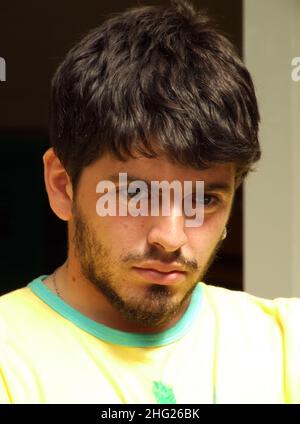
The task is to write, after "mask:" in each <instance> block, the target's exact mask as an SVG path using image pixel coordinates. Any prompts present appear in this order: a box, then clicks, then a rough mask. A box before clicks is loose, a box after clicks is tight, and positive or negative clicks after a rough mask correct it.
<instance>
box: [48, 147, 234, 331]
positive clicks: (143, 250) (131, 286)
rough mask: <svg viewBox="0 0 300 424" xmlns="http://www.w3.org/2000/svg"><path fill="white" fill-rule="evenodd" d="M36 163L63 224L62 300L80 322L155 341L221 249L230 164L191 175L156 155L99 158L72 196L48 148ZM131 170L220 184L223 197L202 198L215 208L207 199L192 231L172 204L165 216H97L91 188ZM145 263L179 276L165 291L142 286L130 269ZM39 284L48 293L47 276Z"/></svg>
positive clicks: (185, 304) (230, 198) (231, 196)
mask: <svg viewBox="0 0 300 424" xmlns="http://www.w3.org/2000/svg"><path fill="white" fill-rule="evenodd" d="M43 161H44V175H45V185H46V190H47V193H48V198H49V203H50V206H51V208H52V210H53V212H54V213H55V214H56V215H57V216H58V217H59V218H60V219H62V220H64V221H67V222H68V257H67V260H66V262H65V263H64V264H63V265H61V266H60V267H59V268H58V270H57V272H56V283H57V288H58V290H59V293H60V295H61V297H62V298H63V300H64V301H65V302H66V303H68V304H69V305H71V306H72V307H73V308H75V309H77V310H78V311H80V312H81V313H82V314H84V315H86V316H87V317H89V318H91V319H93V320H95V321H97V322H99V323H102V324H105V325H107V326H109V327H111V328H114V329H118V330H122V331H128V332H135V333H155V332H158V331H164V330H166V329H168V328H170V327H171V326H173V325H174V324H176V322H177V321H178V320H179V319H180V318H181V317H182V315H183V314H184V312H185V310H186V309H187V307H188V305H189V302H190V298H191V294H192V291H193V289H194V288H195V285H196V284H197V282H199V281H201V280H202V278H203V277H204V275H205V273H206V271H207V269H208V268H209V266H210V264H211V263H212V262H213V259H214V257H215V255H216V253H217V251H218V249H219V248H220V246H221V243H222V234H223V230H224V227H225V226H226V224H227V222H228V219H229V217H230V212H231V209H232V205H233V200H234V185H235V166H234V164H232V163H228V164H222V165H216V166H213V167H211V168H209V169H206V170H200V171H199V170H195V169H192V168H187V167H184V166H180V165H178V164H173V163H171V162H170V161H168V159H167V158H166V157H165V156H164V155H163V154H161V155H159V156H158V157H157V158H154V159H153V158H152V159H149V158H145V157H143V156H137V157H136V158H129V159H128V160H127V161H126V162H121V161H119V160H117V159H116V158H114V157H113V156H111V155H109V154H106V155H105V156H103V157H101V158H100V159H98V160H96V161H95V162H94V163H92V164H91V165H89V166H87V167H85V168H84V169H83V172H82V174H81V177H80V180H79V185H78V188H77V191H76V196H74V193H73V190H72V184H71V181H70V178H69V176H68V174H67V172H66V170H65V169H64V167H63V166H62V164H61V162H60V161H59V159H58V158H57V157H56V155H55V154H54V152H53V150H52V148H51V149H49V150H47V152H46V153H45V154H44V156H43ZM132 170H134V175H136V176H137V177H138V178H140V179H147V180H149V181H151V180H159V181H162V180H167V181H169V182H171V181H174V180H179V181H181V182H182V184H183V181H196V180H201V181H202V180H203V181H204V187H205V186H206V185H207V184H209V183H226V184H227V185H228V187H229V191H228V192H225V191H222V190H221V189H218V190H217V189H215V190H213V191H211V192H206V191H205V195H209V196H216V197H217V198H218V199H219V202H218V203H214V198H213V197H208V198H207V200H208V204H207V206H205V216H204V222H203V224H202V225H201V226H198V227H186V226H185V225H184V221H185V217H184V215H183V216H176V214H175V207H174V204H173V202H171V213H170V216H162V215H160V216H137V217H133V216H130V215H128V216H105V217H100V216H99V215H97V213H96V202H97V200H98V199H99V196H100V194H99V193H96V186H97V183H98V182H99V181H100V180H107V179H108V177H109V176H110V175H112V174H118V173H119V172H128V173H129V172H130V171H132ZM151 260H156V261H160V262H161V263H164V264H170V265H171V264H174V263H176V264H180V265H182V266H184V267H185V270H186V274H185V276H184V278H183V279H182V280H181V281H180V282H176V283H172V284H171V285H163V284H158V283H152V282H149V281H146V280H145V279H144V278H142V277H141V276H140V275H139V274H137V273H136V271H135V270H134V269H133V266H140V265H141V264H142V263H143V262H147V261H151ZM44 283H45V284H46V285H47V286H48V287H49V289H50V290H52V291H53V292H54V293H55V286H54V284H53V276H52V275H51V276H49V277H48V278H47V279H46V280H44Z"/></svg>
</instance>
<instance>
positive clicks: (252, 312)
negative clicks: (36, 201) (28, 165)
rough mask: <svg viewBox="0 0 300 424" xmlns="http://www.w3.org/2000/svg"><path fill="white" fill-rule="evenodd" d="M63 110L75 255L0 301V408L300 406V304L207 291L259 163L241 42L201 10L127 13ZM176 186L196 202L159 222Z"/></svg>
mask: <svg viewBox="0 0 300 424" xmlns="http://www.w3.org/2000/svg"><path fill="white" fill-rule="evenodd" d="M50 106H51V107H50V118H51V119H50V137H51V143H52V147H51V148H50V149H49V150H48V151H47V152H46V153H45V154H44V157H43V160H44V167H45V184H46V190H47V193H48V197H49V202H50V206H51V208H52V210H53V211H54V212H55V214H56V215H57V216H58V217H59V218H60V219H62V220H64V221H66V222H67V223H68V257H67V260H66V262H65V263H64V264H62V265H61V266H60V267H59V268H58V269H57V270H55V271H54V272H53V274H52V275H43V276H40V277H37V278H36V279H35V280H33V281H32V282H30V283H29V284H28V285H27V286H26V287H24V288H22V289H20V290H16V291H13V292H11V293H9V294H6V295H4V296H2V298H1V300H0V323H1V325H0V330H1V331H0V335H1V336H0V342H1V349H0V370H1V372H0V376H1V377H0V402H2V403H97V404H101V403H102V404H105V403H115V404H119V403H121V404H122V403H244V402H246V403H295V402H299V401H300V361H299V359H298V356H299V355H298V352H299V349H300V337H299V336H298V331H296V329H297V327H296V324H297V322H298V320H299V318H300V313H299V308H300V301H299V300H298V299H275V300H266V299H260V298H257V297H254V296H250V295H249V294H246V293H243V292H233V291H230V290H226V289H223V288H218V287H214V286H208V285H206V284H205V283H204V282H203V278H204V276H205V273H206V271H207V269H208V268H209V266H210V264H211V263H212V261H213V259H214V257H215V255H216V252H217V250H218V249H219V247H220V245H221V243H222V241H223V239H224V238H225V237H226V224H227V222H228V220H229V217H230V212H231V209H232V205H233V201H234V193H235V190H236V188H237V187H238V186H239V184H241V182H242V181H243V179H244V178H245V176H246V175H247V173H248V172H249V170H251V169H252V166H253V164H254V163H255V162H256V161H257V160H258V159H259V158H260V147H259V143H258V137H257V134H258V124H259V112H258V107H257V102H256V97H255V91H254V87H253V83H252V80H251V77H250V75H249V73H248V71H247V70H246V68H245V67H244V65H243V64H242V62H241V61H240V59H239V58H238V57H237V55H236V53H235V51H234V49H233V47H232V45H231V44H230V42H229V41H228V40H227V39H226V38H225V37H224V36H222V35H221V34H220V33H219V32H218V31H217V30H216V29H215V28H214V26H213V25H212V23H211V22H210V20H209V19H208V18H207V17H206V16H205V15H204V14H203V13H200V12H198V11H196V10H195V9H194V8H193V6H192V5H191V4H190V3H188V2H186V1H173V2H171V4H170V5H169V6H143V7H137V8H134V9H129V10H127V11H125V12H124V13H122V14H119V15H115V16H113V17H111V18H110V19H108V20H107V21H106V22H104V23H103V24H102V25H100V26H99V27H98V28H96V29H95V30H93V31H92V32H90V33H89V34H88V35H87V36H86V37H85V38H84V39H83V40H81V41H80V42H79V43H78V44H77V45H76V46H75V47H74V48H72V49H71V50H70V52H69V53H68V54H67V56H66V58H65V60H64V61H63V62H62V63H61V65H60V66H59V68H58V70H57V72H56V74H55V76H54V78H53V81H52V93H51V104H50ZM120 177H126V181H127V182H129V181H130V182H131V183H137V182H139V190H136V191H135V190H134V189H132V187H131V189H132V190H131V189H130V187H129V186H127V184H126V185H124V184H123V182H124V180H122V179H121V180H120ZM120 181H121V182H120ZM122 181H123V182H122ZM163 181H164V182H167V183H169V184H171V183H172V182H174V181H176V182H177V183H178V184H179V187H181V188H184V189H185V188H186V187H188V185H187V184H186V183H187V182H191V183H192V187H194V188H192V190H189V191H188V190H187V191H186V190H183V191H182V192H181V193H180V196H179V199H180V201H179V202H178V198H177V201H175V194H174V198H173V197H172V199H171V196H170V199H169V201H170V202H169V206H170V208H169V213H167V214H163V213H161V207H162V206H164V205H162V204H161V203H160V204H159V208H158V212H159V213H151V212H152V209H151V208H150V206H149V205H150V203H147V202H146V203H145V199H146V200H147V201H148V197H151V196H152V191H153V193H154V185H152V183H154V182H158V183H162V182H163ZM103 182H104V183H105V184H107V187H106V188H105V189H103V186H102V185H101V184H102V183H103ZM198 182H204V192H201V190H200V191H199V192H198V191H196V192H195V190H194V189H195V186H196V187H198V186H197V184H198ZM190 187H191V186H190ZM199 187H200V185H199ZM148 189H149V191H147V190H148ZM152 189H153V190H152ZM169 193H170V192H169ZM131 194H134V195H138V196H139V197H138V199H135V203H130V201H131V200H133V199H132V198H131ZM198 194H200V195H199V197H197V196H198ZM201 194H202V196H201ZM104 196H105V202H104V201H103V199H104ZM185 199H189V200H190V201H191V205H190V206H194V207H195V209H193V210H194V211H195V210H198V209H197V207H198V206H200V209H201V211H202V216H201V219H200V221H201V222H200V225H190V226H189V225H187V221H188V219H187V218H188V216H192V215H191V214H189V213H187V210H186V209H185V210H184V213H178V208H179V205H180V204H181V200H182V201H183V200H185ZM156 200H157V199H156ZM159 200H160V199H159ZM151 201H152V197H151ZM130 205H131V206H130ZM141 205H142V206H143V210H142V212H143V213H136V212H139V208H141ZM145 205H146V206H145ZM151 205H152V204H151ZM129 206H130V207H131V209H130V207H129ZM134 207H135V208H134ZM150 209H151V210H150ZM200 209H199V210H200ZM120 210H122V211H123V212H124V211H125V212H126V213H120ZM140 210H141V209H140ZM190 210H191V208H190ZM116 211H117V213H116ZM128 211H129V212H130V211H131V213H127V212H128ZM149 211H150V213H148V212H149ZM181 212H182V210H181ZM198 224H199V222H198Z"/></svg>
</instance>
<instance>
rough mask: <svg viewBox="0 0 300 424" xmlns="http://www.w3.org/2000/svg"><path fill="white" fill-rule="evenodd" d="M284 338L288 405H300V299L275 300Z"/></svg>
mask: <svg viewBox="0 0 300 424" xmlns="http://www.w3.org/2000/svg"><path fill="white" fill-rule="evenodd" d="M274 302H275V303H276V306H277V308H276V311H277V317H276V318H277V320H278V324H279V325H280V327H281V331H282V337H283V351H284V352H283V353H284V369H285V376H286V377H285V386H286V396H287V398H286V401H287V403H297V404H299V403H300V299H298V298H290V299H283V298H278V299H275V300H274Z"/></svg>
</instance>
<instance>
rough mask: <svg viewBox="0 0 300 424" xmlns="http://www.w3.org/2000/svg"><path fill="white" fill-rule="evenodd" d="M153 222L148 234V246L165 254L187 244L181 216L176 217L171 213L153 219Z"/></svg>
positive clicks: (183, 219) (183, 218)
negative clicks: (157, 248)
mask: <svg viewBox="0 0 300 424" xmlns="http://www.w3.org/2000/svg"><path fill="white" fill-rule="evenodd" d="M153 220H154V222H153V225H152V226H151V229H150V231H149V233H148V243H149V244H151V245H155V246H156V247H159V248H160V249H162V250H164V251H166V252H174V251H176V250H178V249H180V248H181V247H182V246H183V245H184V244H186V243H187V241H188V238H187V236H186V233H185V231H184V229H185V225H184V223H185V217H184V216H183V215H182V216H176V213H175V212H174V211H173V212H172V213H171V214H170V216H158V217H153Z"/></svg>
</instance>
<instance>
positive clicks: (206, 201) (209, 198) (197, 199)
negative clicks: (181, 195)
mask: <svg viewBox="0 0 300 424" xmlns="http://www.w3.org/2000/svg"><path fill="white" fill-rule="evenodd" d="M193 203H194V204H195V203H197V204H198V205H204V206H205V207H212V206H216V205H218V204H219V203H221V200H220V199H219V197H218V196H215V195H213V194H204V196H203V197H202V196H200V195H199V196H196V195H193Z"/></svg>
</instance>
